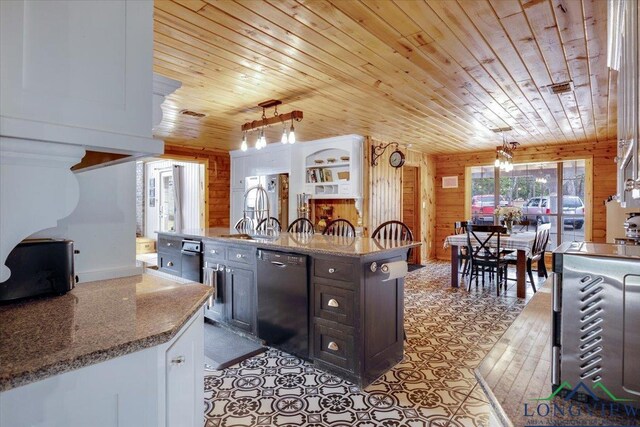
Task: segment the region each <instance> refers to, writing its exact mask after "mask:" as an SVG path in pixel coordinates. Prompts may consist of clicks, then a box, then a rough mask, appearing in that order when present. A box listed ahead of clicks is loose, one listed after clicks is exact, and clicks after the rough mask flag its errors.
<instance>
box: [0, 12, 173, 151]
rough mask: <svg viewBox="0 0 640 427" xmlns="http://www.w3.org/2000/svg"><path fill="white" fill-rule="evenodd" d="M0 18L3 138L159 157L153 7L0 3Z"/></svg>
mask: <svg viewBox="0 0 640 427" xmlns="http://www.w3.org/2000/svg"><path fill="white" fill-rule="evenodd" d="M0 17H1V18H0V19H1V21H0V22H1V25H0V28H1V37H0V64H1V65H0V74H1V75H2V79H1V80H0V81H1V83H0V92H1V93H2V96H1V97H0V99H1V102H0V111H1V120H2V122H1V125H2V131H1V133H2V136H4V137H12V138H25V139H36V140H41V141H52V142H62V143H71V144H76V145H83V146H84V147H85V148H86V149H88V150H96V151H122V152H144V151H147V152H149V153H161V152H162V148H163V146H162V143H161V142H160V141H154V140H153V139H152V138H151V136H152V134H151V124H152V123H151V118H152V96H153V92H152V80H153V70H152V65H153V63H152V61H153V2H152V1H118V0H110V1H91V2H88V1H74V0H72V1H3V2H0ZM105 133H108V134H105Z"/></svg>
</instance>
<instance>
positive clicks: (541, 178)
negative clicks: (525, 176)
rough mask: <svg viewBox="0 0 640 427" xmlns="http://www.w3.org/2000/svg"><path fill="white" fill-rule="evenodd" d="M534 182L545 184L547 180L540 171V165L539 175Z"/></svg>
mask: <svg viewBox="0 0 640 427" xmlns="http://www.w3.org/2000/svg"><path fill="white" fill-rule="evenodd" d="M536 182H537V183H538V184H546V183H547V178H546V177H545V176H544V173H543V171H542V165H540V175H539V176H537V177H536Z"/></svg>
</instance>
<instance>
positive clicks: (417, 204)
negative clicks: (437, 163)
mask: <svg viewBox="0 0 640 427" xmlns="http://www.w3.org/2000/svg"><path fill="white" fill-rule="evenodd" d="M407 167H410V168H415V170H416V189H415V195H416V197H415V199H414V210H415V213H416V224H415V230H413V232H414V233H413V239H414V241H417V242H421V243H423V244H424V242H423V239H422V206H421V201H422V173H423V172H422V167H421V166H420V164H419V163H409V162H407V163H405V164H404V166H403V167H402V175H401V177H400V220H401V221H402V220H403V219H404V183H405V179H404V175H405V170H406V169H405V168H407ZM403 222H404V221H403ZM413 253H414V254H417V255H416V260H417V261H418V264H422V261H423V260H422V246H420V247H418V248H414V249H413Z"/></svg>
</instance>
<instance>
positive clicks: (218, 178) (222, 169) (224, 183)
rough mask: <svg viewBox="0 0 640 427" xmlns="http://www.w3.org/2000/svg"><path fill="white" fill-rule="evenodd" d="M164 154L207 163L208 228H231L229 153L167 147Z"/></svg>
mask: <svg viewBox="0 0 640 427" xmlns="http://www.w3.org/2000/svg"><path fill="white" fill-rule="evenodd" d="M164 154H165V156H166V157H172V156H175V157H176V158H180V159H182V160H187V159H194V160H200V161H203V160H204V161H206V169H207V177H208V191H207V194H208V198H206V200H205V203H206V204H207V208H208V210H209V223H208V227H229V211H230V207H229V203H230V200H229V198H230V196H229V188H230V186H231V181H230V177H231V158H230V157H229V153H226V152H223V151H218V150H208V149H206V148H189V147H181V146H175V145H165V149H164Z"/></svg>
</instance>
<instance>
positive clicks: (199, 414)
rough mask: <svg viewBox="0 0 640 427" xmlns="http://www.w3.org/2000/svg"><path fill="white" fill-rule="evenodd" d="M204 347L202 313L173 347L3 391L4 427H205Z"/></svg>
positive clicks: (1, 420) (0, 413)
mask: <svg viewBox="0 0 640 427" xmlns="http://www.w3.org/2000/svg"><path fill="white" fill-rule="evenodd" d="M203 345H204V318H203V312H202V310H199V311H198V313H197V314H196V315H194V316H193V317H192V318H191V319H190V320H189V321H188V322H187V325H186V326H184V327H183V328H182V330H181V331H180V332H179V333H178V334H177V336H176V337H174V338H173V339H172V340H171V341H169V342H168V343H165V344H162V345H159V346H156V347H151V348H147V349H144V350H141V351H137V352H134V353H130V354H127V355H125V356H121V357H117V358H115V359H110V360H107V361H105V362H102V363H98V364H95V365H91V366H87V367H84V368H80V369H78V370H75V371H70V372H66V373H64V374H60V375H56V376H54V377H50V378H47V379H44V380H42V381H38V382H35V383H31V384H27V385H25V386H22V387H18V388H14V389H11V390H8V391H5V392H2V393H0V426H3V427H4V426H11V427H27V426H29V427H86V426H92V427H158V426H165V427H187V426H188V427H195V426H198V427H200V426H201V425H202V420H203V416H204V370H203V367H204V350H203ZM174 361H175V363H173V362H174ZM178 361H180V362H178Z"/></svg>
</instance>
